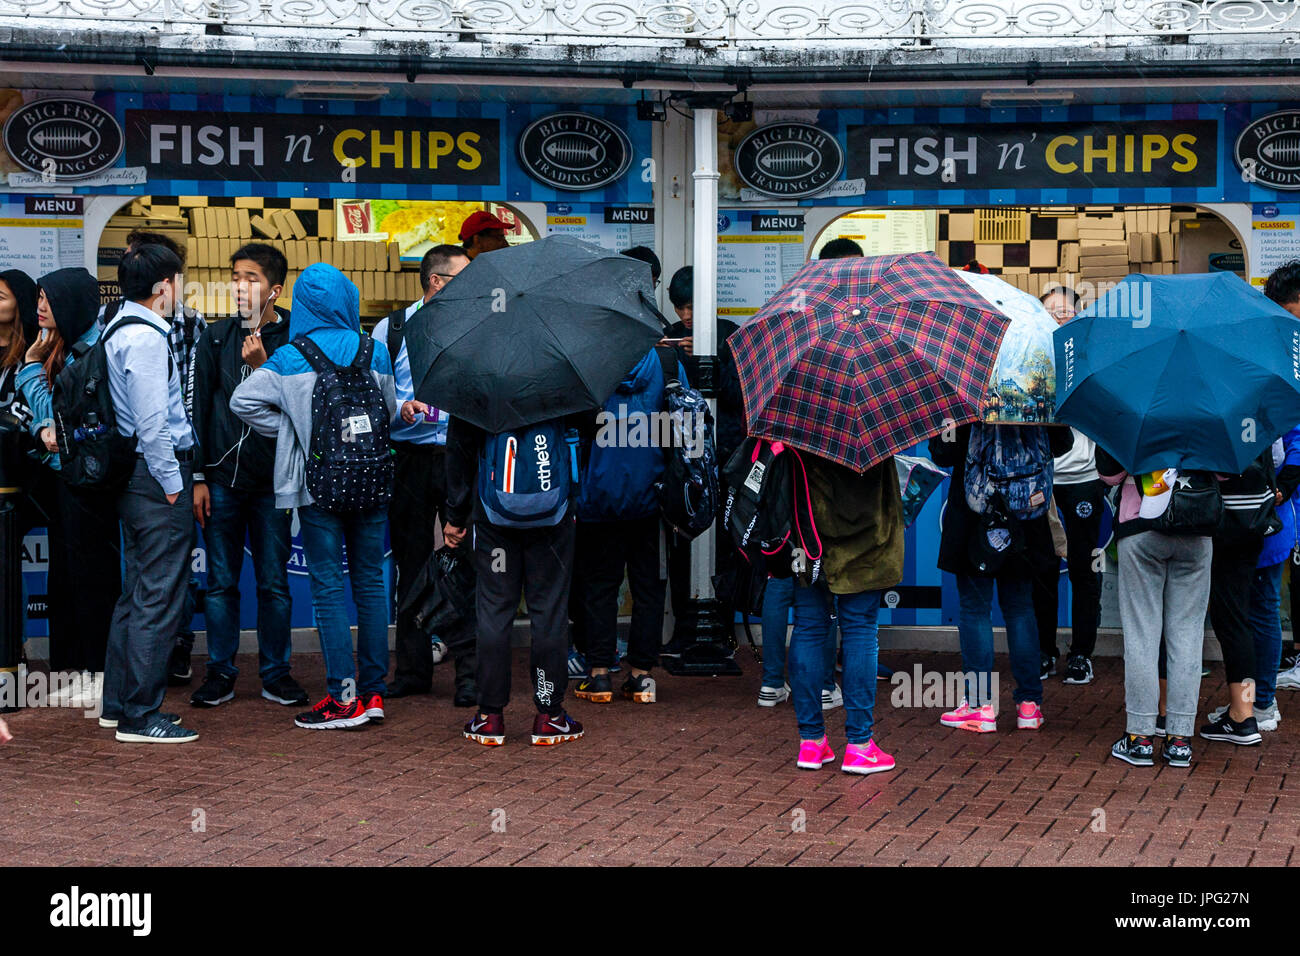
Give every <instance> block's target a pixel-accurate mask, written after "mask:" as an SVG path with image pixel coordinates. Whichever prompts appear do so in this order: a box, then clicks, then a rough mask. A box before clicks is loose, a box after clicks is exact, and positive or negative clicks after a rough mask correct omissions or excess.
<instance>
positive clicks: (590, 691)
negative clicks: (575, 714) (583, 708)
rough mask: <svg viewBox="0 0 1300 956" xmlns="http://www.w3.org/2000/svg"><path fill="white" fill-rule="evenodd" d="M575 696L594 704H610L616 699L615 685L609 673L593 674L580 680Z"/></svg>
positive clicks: (574, 690) (574, 692)
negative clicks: (611, 681)
mask: <svg viewBox="0 0 1300 956" xmlns="http://www.w3.org/2000/svg"><path fill="white" fill-rule="evenodd" d="M573 696H574V697H577V698H578V699H579V700H589V701H591V702H592V703H593V704H608V703H609V702H610V701H611V700H613V699H614V685H613V684H612V683H610V680H609V675H608V674H591V675H589V676H587V677H584V678H583V679H582V680H580V681H578V684H577V686H576V687H574V688H573Z"/></svg>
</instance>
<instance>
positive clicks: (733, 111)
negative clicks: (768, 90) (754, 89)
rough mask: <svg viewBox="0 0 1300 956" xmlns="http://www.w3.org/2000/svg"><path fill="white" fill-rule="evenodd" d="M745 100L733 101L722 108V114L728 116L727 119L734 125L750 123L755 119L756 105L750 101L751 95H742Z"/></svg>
mask: <svg viewBox="0 0 1300 956" xmlns="http://www.w3.org/2000/svg"><path fill="white" fill-rule="evenodd" d="M741 96H743V97H744V99H741V100H732V101H731V102H730V103H728V104H727V105H726V106H724V107H723V108H722V112H723V113H725V114H726V115H727V119H729V120H731V121H732V122H733V123H748V122H749V121H750V120H752V119H753V118H754V104H753V103H751V102H750V101H749V94H748V93H742V94H741Z"/></svg>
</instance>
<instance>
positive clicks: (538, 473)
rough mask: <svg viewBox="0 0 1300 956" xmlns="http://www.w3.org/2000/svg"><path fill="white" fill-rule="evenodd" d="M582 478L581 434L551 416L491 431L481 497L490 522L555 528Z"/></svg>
mask: <svg viewBox="0 0 1300 956" xmlns="http://www.w3.org/2000/svg"><path fill="white" fill-rule="evenodd" d="M577 483H578V433H577V431H576V430H575V429H568V430H567V431H566V429H565V427H564V424H563V422H561V421H559V420H557V419H552V420H550V421H545V422H539V423H538V424H536V425H529V426H527V427H526V428H518V429H514V430H512V431H506V432H497V433H496V434H494V435H488V436H487V438H486V439H484V441H483V450H482V451H481V452H479V461H478V497H479V501H480V502H481V503H482V505H483V513H484V514H485V515H486V516H487V520H488V522H489V523H490V524H493V525H498V526H502V527H506V528H550V527H554V526H555V525H557V524H559V523H560V522H561V521H563V520H564V516H565V515H566V514H567V513H568V508H569V495H570V494H571V493H572V491H573V489H574V488H575V486H576V485H577Z"/></svg>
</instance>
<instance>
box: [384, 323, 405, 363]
mask: <svg viewBox="0 0 1300 956" xmlns="http://www.w3.org/2000/svg"><path fill="white" fill-rule="evenodd" d="M386 338H387V342H385V343H384V344H385V345H387V346H388V357H389V358H390V359H392V362H393V365H394V366H396V365H397V353H398V352H400V351H401V349H402V339H404V338H406V309H394V310H393V311H392V312H390V313H388V335H387V336H386Z"/></svg>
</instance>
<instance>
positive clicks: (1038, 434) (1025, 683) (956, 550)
mask: <svg viewBox="0 0 1300 956" xmlns="http://www.w3.org/2000/svg"><path fill="white" fill-rule="evenodd" d="M975 429H979V430H980V432H979V433H978V434H976V433H975V432H974V430H975ZM1042 430H1043V426H1027V425H984V424H974V425H962V426H960V427H958V428H956V429H955V431H953V432H951V433H948V432H945V433H944V434H941V435H938V436H936V437H935V438H932V439H931V440H930V457H931V458H932V459H933V460H934V462H935V464H937V465H942V466H945V467H951V468H952V480H951V482H950V483H949V487H948V501H947V506H946V510H945V511H944V518H943V532H942V535H941V536H940V539H939V561H938V565H939V569H940V570H942V571H947V572H949V573H951V574H954V575H956V578H957V595H958V599H959V601H960V610H959V612H958V620H957V632H958V636H959V638H960V640H961V656H962V667H963V669H964V670H965V671H966V673H967V675H973V678H972V677H971V676H968V678H967V680H966V698H965V699H963V700H962V701H961V703H960V704H959V705H958V707H957V708H956V709H955V710H952V711H948V712H946V713H944V714H943V715H942V716H941V717H940V718H939V720H940V723H942V724H943V725H944V726H945V727H954V728H957V729H960V730H970V731H974V732H976V733H991V732H993V731H995V730H997V702H996V701H995V700H992V699H990V696H991V694H992V689H993V682H992V670H993V621H992V612H993V589H994V587H995V586H996V587H997V597H998V605H999V607H1001V609H1002V617H1003V619H1004V620H1005V622H1006V628H1007V647H1008V650H1009V651H1010V655H1011V672H1012V674H1013V675H1014V677H1015V680H1016V688H1015V693H1014V695H1013V696H1014V699H1015V702H1016V705H1017V707H1016V726H1017V727H1018V728H1019V729H1021V730H1036V729H1038V728H1039V727H1041V726H1042V725H1043V711H1042V703H1043V684H1042V677H1041V670H1040V663H1041V661H1040V659H1039V640H1038V633H1037V628H1036V627H1035V623H1034V607H1033V594H1032V592H1033V584H1032V581H1033V574H1034V568H1033V563H1032V562H1033V561H1034V560H1035V556H1036V555H1041V554H1045V553H1052V544H1051V534H1052V532H1051V528H1050V527H1049V525H1048V521H1047V515H1046V513H1044V514H1042V515H1041V516H1039V517H1033V518H1022V517H1017V516H1016V515H1014V514H1010V513H1008V514H1005V515H1002V516H1001V519H1000V521H999V523H998V524H997V525H996V526H991V525H990V524H989V521H990V520H991V518H992V513H991V512H987V513H976V512H975V511H974V510H973V509H972V507H971V505H970V503H969V501H968V498H969V495H968V492H967V486H966V482H967V472H968V471H970V469H971V467H972V465H975V466H977V467H978V468H980V469H981V470H983V471H985V472H987V473H990V474H991V473H999V474H1004V475H1012V474H1018V475H1024V476H1028V475H1036V476H1038V479H1039V481H1040V482H1041V483H1042V484H1044V485H1046V488H1045V489H1044V490H1040V491H1039V492H1038V494H1040V495H1047V496H1050V494H1051V475H1052V472H1051V467H1052V457H1059V456H1061V455H1064V454H1065V453H1066V452H1067V451H1069V450H1070V448H1071V446H1072V443H1073V436H1072V435H1071V433H1070V430H1069V429H1068V428H1050V427H1049V428H1046V430H1045V441H1046V444H1047V451H1046V452H1045V451H1044V449H1043V440H1044V435H1043V432H1042ZM973 435H974V437H975V439H977V444H976V447H975V448H974V450H973V454H974V455H975V456H977V458H978V460H977V461H972V460H969V459H970V458H971V456H972V436H973ZM1047 452H1050V455H1051V456H1052V457H1047ZM1013 454H1014V455H1016V456H1017V457H1016V458H1015V459H1014V460H1013V459H1012V458H1011V457H1010V456H1012V455H1013ZM1030 503H1031V504H1034V501H1033V500H1032V499H1031V500H1030ZM1004 504H1005V502H1004ZM1037 504H1038V505H1039V506H1041V505H1044V504H1046V501H1045V500H1043V501H1040V502H1037ZM986 507H988V508H992V507H993V503H992V502H990V503H988V505H987V506H986ZM1007 510H1008V511H1009V510H1010V509H1007ZM1017 542H1019V546H1018V547H1017V546H1016V543H1017Z"/></svg>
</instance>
